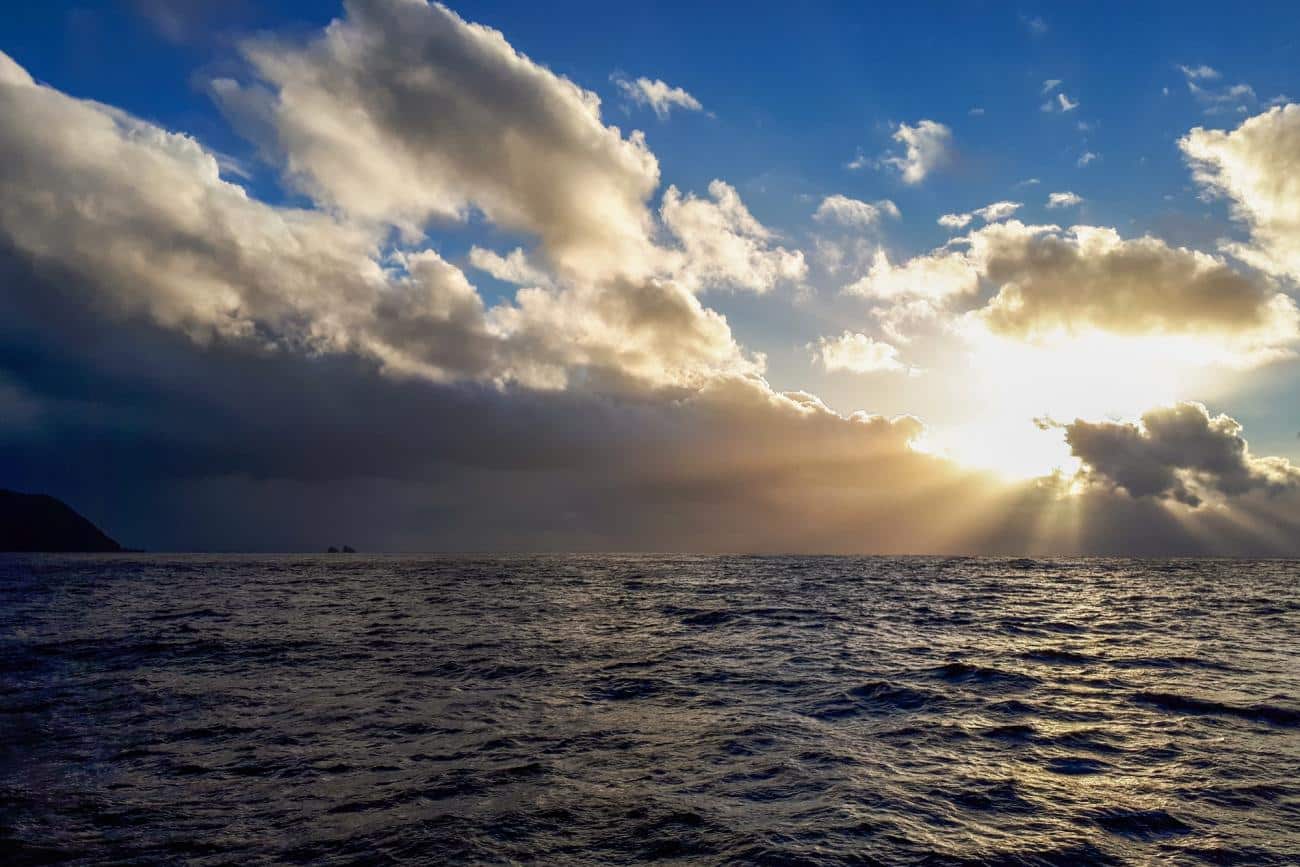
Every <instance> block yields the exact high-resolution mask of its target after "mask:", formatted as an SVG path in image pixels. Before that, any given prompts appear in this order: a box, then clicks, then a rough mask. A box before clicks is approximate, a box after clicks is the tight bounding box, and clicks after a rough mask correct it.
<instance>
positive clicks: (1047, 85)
mask: <svg viewBox="0 0 1300 867" xmlns="http://www.w3.org/2000/svg"><path fill="white" fill-rule="evenodd" d="M1060 86H1061V79H1059V78H1049V79H1047V81H1044V82H1043V90H1042V92H1043V93H1051V92H1052V91H1053V90H1056V88H1058V87H1060Z"/></svg>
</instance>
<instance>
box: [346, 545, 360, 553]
mask: <svg viewBox="0 0 1300 867" xmlns="http://www.w3.org/2000/svg"><path fill="white" fill-rule="evenodd" d="M343 553H344V554H355V553H357V549H356V548H353V547H352V546H351V545H344V546H343Z"/></svg>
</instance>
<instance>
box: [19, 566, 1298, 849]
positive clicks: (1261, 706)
mask: <svg viewBox="0 0 1300 867" xmlns="http://www.w3.org/2000/svg"><path fill="white" fill-rule="evenodd" d="M1298 637H1300V563H1296V562H1281V561H1262V562H1242V561H1237V562H1231V561H1190V560H1188V561H1132V560H1101V559H1089V560H1047V561H1028V560H989V559H955V560H953V559H937V558H936V559H926V558H909V559H885V558H803V557H801V558H751V557H684V556H546V557H512V558H464V557H462V558H435V557H370V556H364V555H357V556H332V557H331V556H319V557H303V556H284V557H253V556H237V557H236V556H232V557H212V556H187V557H176V556H149V555H123V556H112V557H57V558H51V557H12V556H11V557H4V558H0V733H2V735H0V853H6V854H7V858H8V861H10V862H15V863H29V862H38V861H39V862H61V861H67V862H72V863H85V864H101V863H105V864H106V863H122V862H124V861H125V862H140V863H158V862H163V863H178V862H187V863H196V864H231V863H265V862H292V863H312V864H353V863H396V862H410V861H417V862H442V861H452V862H457V861H459V862H476V863H493V862H496V863H501V862H508V861H525V860H535V861H541V862H551V863H554V862H560V863H574V862H605V863H632V862H640V861H644V860H652V859H668V860H672V859H677V860H680V861H683V862H687V861H689V862H692V863H772V864H802V863H807V864H872V863H882V864H908V863H912V864H993V863H997V864H1004V863H1006V864H1078V863H1112V864H1130V863H1131V864H1142V863H1151V862H1159V863H1187V864H1200V863H1209V864H1234V863H1241V864H1295V863H1300V641H1298V640H1297V639H1298Z"/></svg>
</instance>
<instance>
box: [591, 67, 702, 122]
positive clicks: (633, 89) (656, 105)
mask: <svg viewBox="0 0 1300 867" xmlns="http://www.w3.org/2000/svg"><path fill="white" fill-rule="evenodd" d="M613 81H614V83H615V84H616V85H618V88H619V90H621V91H623V93H624V94H625V95H626V96H627V97H628V99H630V100H632V101H633V102H635V103H636V104H637V105H641V106H648V107H649V108H651V109H653V110H654V113H655V114H656V115H658V116H659V118H660V119H661V120H662V119H664V118H666V117H668V115H669V113H671V111H672V110H673V109H674V108H680V109H684V110H686V111H703V110H704V106H702V105H700V101H699V100H698V99H696V98H695V97H693V96H691V95H690V94H689V93H687V92H686V91H685V90H683V89H682V88H680V87H669V86H668V85H667V84H665V83H664V82H663V81H660V80H659V79H657V78H656V79H654V80H653V81H652V80H650V79H648V78H638V79H636V80H634V81H629V80H628V79H626V78H622V77H615V78H614V79H613Z"/></svg>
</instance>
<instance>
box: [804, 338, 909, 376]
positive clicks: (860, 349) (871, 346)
mask: <svg viewBox="0 0 1300 867" xmlns="http://www.w3.org/2000/svg"><path fill="white" fill-rule="evenodd" d="M809 348H810V349H811V350H812V351H813V358H814V359H815V360H818V361H820V362H821V364H822V366H823V367H825V368H826V370H828V371H832V372H834V371H837V370H840V371H847V372H849V373H878V372H882V371H893V370H905V369H906V366H905V365H904V364H903V363H902V362H901V361H899V359H898V349H897V348H896V347H894V346H891V345H890V344H888V343H885V342H883V341H880V340H875V339H873V338H871V337H869V336H867V335H866V334H858V333H856V332H853V331H845V332H844V333H843V334H841V335H840V336H839V337H820V338H818V339H817V342H816V343H815V344H810V345H809Z"/></svg>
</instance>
